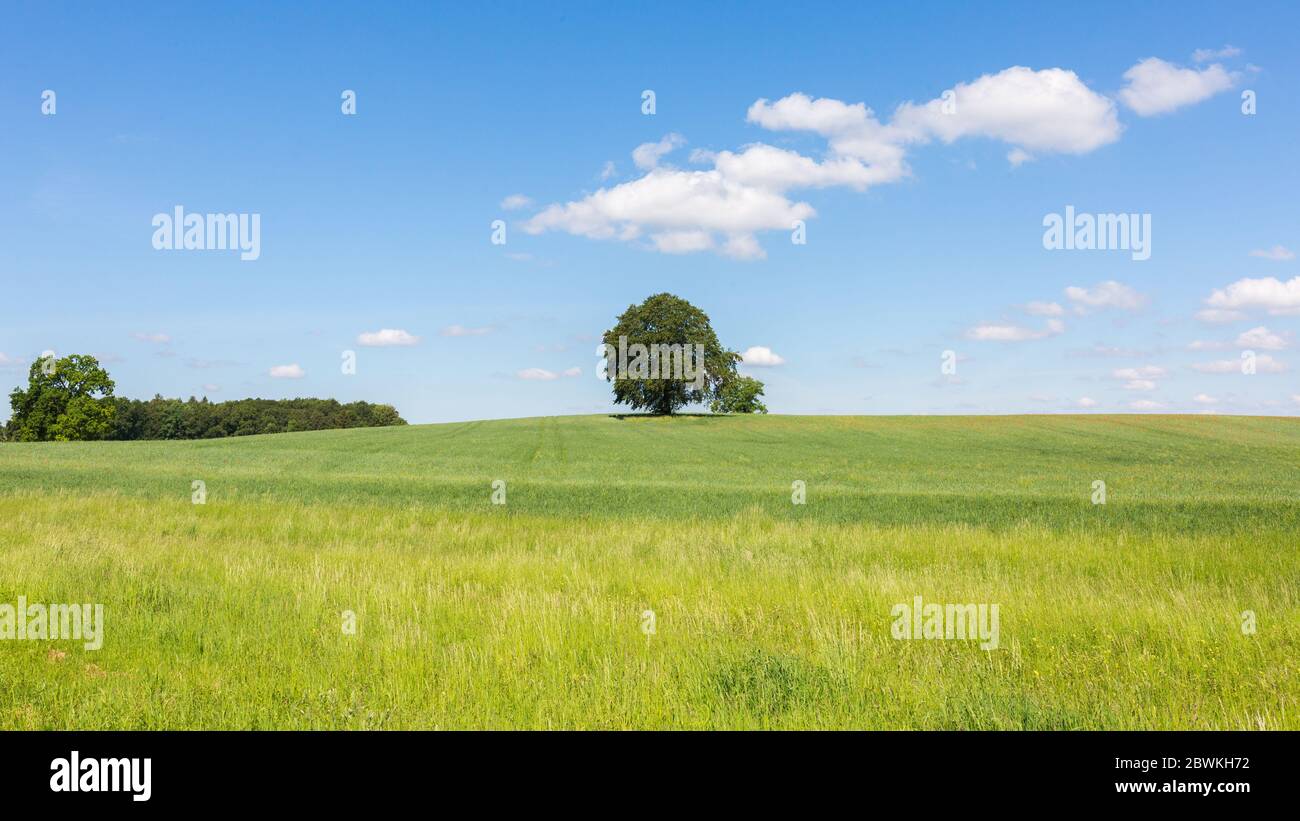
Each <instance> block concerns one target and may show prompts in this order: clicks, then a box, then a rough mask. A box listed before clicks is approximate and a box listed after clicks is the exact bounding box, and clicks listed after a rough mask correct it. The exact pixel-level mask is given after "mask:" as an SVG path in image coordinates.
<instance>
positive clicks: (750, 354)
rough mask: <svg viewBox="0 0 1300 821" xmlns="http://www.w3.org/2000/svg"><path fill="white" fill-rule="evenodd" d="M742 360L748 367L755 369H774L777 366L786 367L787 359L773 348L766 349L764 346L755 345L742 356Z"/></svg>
mask: <svg viewBox="0 0 1300 821" xmlns="http://www.w3.org/2000/svg"><path fill="white" fill-rule="evenodd" d="M740 358H741V359H742V360H743V361H744V363H745V364H746V365H749V366H750V367H753V368H774V367H776V366H777V365H784V364H785V359H784V358H783V357H782V356H780V355H779V354H777V353H774V352H773V351H772V349H771V348H765V347H763V346H762V345H754V346H753V347H751V348H748V349H747V350H746V351H745V352H744V353H742V354H741V355H740Z"/></svg>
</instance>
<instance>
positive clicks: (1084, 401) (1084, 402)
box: [1075, 396, 1097, 408]
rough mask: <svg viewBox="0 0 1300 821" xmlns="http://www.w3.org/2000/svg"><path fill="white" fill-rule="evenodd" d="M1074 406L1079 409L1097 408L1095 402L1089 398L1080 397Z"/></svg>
mask: <svg viewBox="0 0 1300 821" xmlns="http://www.w3.org/2000/svg"><path fill="white" fill-rule="evenodd" d="M1075 404H1076V405H1078V406H1079V407H1081V408H1095V407H1097V400H1096V399H1093V398H1092V397H1091V396H1081V397H1079V401H1078V402H1076V403H1075Z"/></svg>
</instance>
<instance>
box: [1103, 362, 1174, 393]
mask: <svg viewBox="0 0 1300 821" xmlns="http://www.w3.org/2000/svg"><path fill="white" fill-rule="evenodd" d="M1166 374H1167V371H1165V369H1164V368H1161V367H1159V366H1157V365H1143V366H1141V367H1138V368H1118V369H1116V370H1114V371H1112V372H1111V376H1112V377H1114V378H1115V379H1120V380H1123V381H1124V390H1129V391H1153V390H1155V389H1156V383H1155V380H1157V379H1163V378H1164V377H1165V375H1166Z"/></svg>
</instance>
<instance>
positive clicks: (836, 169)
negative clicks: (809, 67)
mask: <svg viewBox="0 0 1300 821" xmlns="http://www.w3.org/2000/svg"><path fill="white" fill-rule="evenodd" d="M950 91H951V94H950V95H949V99H944V97H943V96H940V97H939V98H936V99H934V100H931V101H929V102H926V103H910V102H909V103H905V104H903V105H902V106H899V108H898V109H897V110H896V111H895V113H894V116H893V118H892V119H891V120H890V121H889V122H881V121H880V120H879V119H878V118H877V117H876V114H875V112H873V111H872V110H871V109H869V108H867V106H866V105H865V104H863V103H846V102H843V101H840V100H834V99H828V98H820V99H813V98H811V97H809V96H808V95H806V94H801V93H795V94H790V95H788V96H786V97H783V98H781V99H779V100H776V101H775V102H773V101H769V100H766V99H761V100H758V101H756V102H755V103H754V104H753V105H751V106H750V107H749V110H748V112H747V119H748V121H749V122H751V123H754V124H755V125H758V126H759V127H761V128H764V129H767V130H769V131H805V132H811V133H814V134H817V135H819V136H821V137H822V138H824V139H825V140H826V151H825V154H824V156H822V157H820V158H813V157H808V156H804V155H802V154H800V153H798V152H796V151H791V150H788V149H784V148H777V147H775V146H772V145H767V144H764V143H755V144H751V145H747V146H743V147H741V148H740V149H737V150H735V151H716V152H709V151H695V152H692V154H691V160H692V162H698V163H706V164H707V163H711V164H712V167H710V168H704V169H699V170H684V169H677V168H671V167H667V166H661V165H660V162H661V160H662V158H663V157H664V156H665V155H666V154H668V153H669V152H671V151H673V150H674V149H676V148H678V147H680V146H682V145H684V144H685V142H686V140H685V138H683V137H682V136H681V135H680V134H675V133H674V134H668V135H666V136H665V137H664V138H663V139H661V140H659V141H658V142H650V143H644V144H642V145H639V146H637V148H636V149H635V150H634V151H633V152H632V158H633V162H634V163H635V164H636V166H637V168H639V169H641V170H642V171H643V172H644V174H643V176H641V177H640V178H639V179H635V180H630V181H628V182H624V183H620V184H618V185H613V186H611V187H609V188H601V189H599V190H598V191H596V192H594V193H591V194H589V195H587V196H585V197H583V198H582V199H579V200H573V201H570V202H564V203H553V204H551V205H549V206H547V207H546V208H544V209H542V210H541V211H540V212H538V213H537V214H535V215H534V216H533V217H532V218H530V219H528V220H526V221H525V222H524V223H523V226H522V227H523V230H524V231H525V232H526V233H529V234H541V233H544V232H546V231H564V232H567V233H569V234H573V235H576V236H582V237H587V238H590V239H613V240H620V241H623V242H634V243H638V244H642V245H644V246H646V247H649V248H653V249H655V250H657V251H660V252H662V253H670V254H683V253H696V252H700V251H712V252H715V253H720V254H723V255H726V256H730V257H732V258H735V259H761V258H763V257H764V256H766V254H765V252H764V251H763V248H762V246H761V245H760V244H759V242H758V238H757V235H758V234H759V233H760V232H763V231H790V230H792V229H793V227H794V223H795V222H796V221H798V220H808V219H810V218H812V217H814V216H816V211H815V210H814V209H813V207H812V206H811V205H809V204H808V203H806V202H801V201H798V200H797V199H794V198H791V197H789V196H788V194H789V193H790V192H793V191H798V190H805V189H818V188H827V187H831V186H843V187H847V188H851V189H854V190H857V191H862V190H866V189H868V188H870V187H872V186H877V185H884V184H887V183H892V182H896V181H898V180H901V179H903V178H905V177H907V176H908V174H909V173H910V171H909V168H908V165H907V162H906V153H907V150H908V148H909V147H910V146H911V145H914V144H920V143H926V142H930V141H932V140H936V139H937V140H940V141H942V142H944V143H951V142H953V141H954V140H957V139H961V138H964V137H975V138H989V139H996V140H1001V141H1003V142H1006V143H1008V144H1010V145H1011V146H1012V148H1013V150H1012V152H1011V154H1009V155H1008V157H1009V160H1010V161H1011V162H1012V163H1013V164H1019V163H1021V162H1024V161H1026V160H1028V159H1030V153H1029V152H1031V151H1032V152H1034V153H1036V154H1041V153H1067V154H1081V153H1086V152H1088V151H1092V150H1094V149H1096V148H1098V147H1100V146H1102V145H1106V144H1108V143H1111V142H1114V141H1115V140H1117V139H1119V135H1120V130H1121V129H1120V126H1119V122H1118V120H1117V118H1116V112H1115V104H1114V103H1113V102H1112V101H1111V100H1109V99H1107V98H1106V97H1104V96H1102V95H1100V94H1098V93H1096V92H1094V91H1092V90H1091V89H1089V88H1088V87H1087V86H1086V85H1085V84H1084V83H1083V82H1082V81H1081V80H1079V78H1078V76H1077V75H1075V74H1074V72H1071V71H1067V70H1065V69H1060V68H1051V69H1044V70H1041V71H1035V70H1033V69H1029V68H1024V67H1022V66H1016V67H1013V68H1009V69H1006V70H1005V71H1002V72H999V73H997V74H987V75H984V76H982V77H980V78H979V79H977V80H974V81H972V82H970V83H959V84H958V85H956V86H955V87H954V88H953V89H950ZM949 103H951V104H952V105H950V104H949ZM607 170H608V169H607ZM605 176H606V175H602V178H604V177H605Z"/></svg>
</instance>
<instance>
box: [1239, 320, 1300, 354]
mask: <svg viewBox="0 0 1300 821" xmlns="http://www.w3.org/2000/svg"><path fill="white" fill-rule="evenodd" d="M1289 337H1290V334H1287V333H1284V334H1275V333H1273V332H1272V331H1270V330H1269V329H1268V328H1265V327H1264V326H1263V325H1260V326H1259V327H1258V328H1251V329H1250V330H1249V331H1243V332H1242V333H1241V334H1240V335H1239V336H1238V337H1237V347H1239V348H1260V349H1261V350H1265V351H1280V350H1282V349H1283V348H1285V347H1286V346H1287V342H1288V339H1289Z"/></svg>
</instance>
